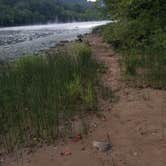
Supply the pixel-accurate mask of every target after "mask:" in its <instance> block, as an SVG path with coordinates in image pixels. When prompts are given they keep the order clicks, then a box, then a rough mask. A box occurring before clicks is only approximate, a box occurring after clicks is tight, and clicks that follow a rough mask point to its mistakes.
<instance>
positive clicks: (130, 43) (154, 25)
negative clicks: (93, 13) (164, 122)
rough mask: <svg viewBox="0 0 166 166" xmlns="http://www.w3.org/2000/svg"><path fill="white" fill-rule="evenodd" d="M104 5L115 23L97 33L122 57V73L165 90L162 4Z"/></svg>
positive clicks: (133, 0) (120, 0)
mask: <svg viewBox="0 0 166 166" xmlns="http://www.w3.org/2000/svg"><path fill="white" fill-rule="evenodd" d="M105 1H106V4H107V5H108V7H109V8H110V15H111V16H112V18H114V19H115V20H116V22H114V23H112V24H110V25H107V26H106V27H103V28H102V29H103V30H102V32H101V33H102V35H103V36H104V38H105V40H106V41H107V42H109V43H111V44H112V45H113V46H114V48H116V49H117V50H118V51H120V52H121V54H122V55H123V58H122V59H123V64H124V67H125V71H126V73H127V74H130V75H137V76H139V77H141V79H143V80H144V83H145V82H146V83H147V84H148V85H151V86H154V83H155V87H161V84H162V87H166V83H165V80H166V75H165V73H166V63H165V59H166V26H165V25H166V18H165V15H166V2H165V1H164V0H148V1H147V0H116V1H115V0H105ZM140 70H141V71H142V72H141V73H140V72H139V71H140ZM142 76H143V78H142ZM139 77H138V78H139ZM141 79H140V80H141ZM157 82H158V83H157ZM161 82H162V83H161Z"/></svg>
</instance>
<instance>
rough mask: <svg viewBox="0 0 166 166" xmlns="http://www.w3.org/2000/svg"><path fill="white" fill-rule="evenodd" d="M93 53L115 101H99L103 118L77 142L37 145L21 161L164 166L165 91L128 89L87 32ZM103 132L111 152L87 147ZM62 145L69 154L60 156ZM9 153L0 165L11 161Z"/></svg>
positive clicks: (36, 165)
mask: <svg viewBox="0 0 166 166" xmlns="http://www.w3.org/2000/svg"><path fill="white" fill-rule="evenodd" d="M88 40H89V43H90V45H91V47H92V51H93V55H94V56H95V57H96V58H97V59H98V60H99V61H100V62H104V63H105V64H106V65H107V67H108V70H107V72H106V73H105V74H104V75H103V77H102V82H103V83H104V85H105V86H107V87H108V88H112V90H113V91H114V93H115V95H116V96H118V98H119V100H118V101H117V102H115V103H110V102H109V101H104V100H101V101H100V108H101V109H102V111H103V114H104V116H105V117H106V119H98V118H94V119H93V120H92V121H91V124H90V125H91V126H94V125H93V124H95V126H94V127H91V128H92V130H93V132H92V133H90V134H89V135H88V136H87V137H86V138H84V139H83V140H82V141H80V142H78V143H67V144H63V145H58V146H57V147H52V146H50V147H48V146H46V147H42V148H41V149H39V150H37V151H36V152H35V153H32V154H30V155H26V154H25V155H24V156H23V164H24V166H148V165H149V166H166V91H162V90H153V89H150V88H149V89H136V88H129V87H128V86H127V85H126V84H125V83H124V82H123V81H122V80H121V76H120V67H119V63H118V56H116V55H115V54H114V53H113V51H112V49H111V48H110V46H109V45H107V44H105V43H103V41H102V39H101V38H100V37H97V36H94V35H91V36H90V37H89V38H88ZM107 134H109V135H110V137H111V142H112V144H113V149H112V152H111V153H103V152H99V151H97V150H96V149H94V148H93V147H92V142H93V141H94V140H105V139H106V135H107ZM64 149H67V150H70V152H71V153H72V154H71V155H69V156H61V155H60V152H61V151H63V150H64ZM13 159H14V158H12V157H11V158H10V159H9V160H7V161H6V162H5V166H16V165H17V164H16V163H17V162H16V161H13Z"/></svg>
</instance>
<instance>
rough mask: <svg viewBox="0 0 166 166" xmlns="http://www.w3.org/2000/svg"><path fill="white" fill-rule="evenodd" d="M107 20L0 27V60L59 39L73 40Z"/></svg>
mask: <svg viewBox="0 0 166 166" xmlns="http://www.w3.org/2000/svg"><path fill="white" fill-rule="evenodd" d="M107 23H109V21H91V22H75V23H63V24H47V25H32V26H18V27H7V28H0V60H7V59H13V58H16V57H19V56H24V55H31V54H34V53H37V52H39V51H42V50H46V49H48V48H50V47H53V46H55V45H56V44H57V43H59V42H60V41H64V40H68V41H71V40H75V39H76V38H77V36H78V35H80V34H81V35H83V34H86V33H90V32H91V31H92V29H93V28H94V27H97V26H100V25H104V24H107Z"/></svg>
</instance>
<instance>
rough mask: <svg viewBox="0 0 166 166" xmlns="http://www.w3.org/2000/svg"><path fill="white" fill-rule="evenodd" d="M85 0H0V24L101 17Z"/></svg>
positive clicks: (10, 24)
mask: <svg viewBox="0 0 166 166" xmlns="http://www.w3.org/2000/svg"><path fill="white" fill-rule="evenodd" d="M96 7H97V6H96V3H93V2H87V1H86V0H79V1H77V0H72V1H67V0H26V1H24V0H0V26H15V25H29V24H38V23H48V22H71V21H88V20H99V19H103V18H104V15H103V14H102V13H101V12H97V10H96Z"/></svg>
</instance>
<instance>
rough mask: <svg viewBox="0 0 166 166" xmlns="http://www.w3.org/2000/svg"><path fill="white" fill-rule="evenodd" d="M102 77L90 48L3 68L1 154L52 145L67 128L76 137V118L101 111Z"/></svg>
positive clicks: (26, 59)
mask: <svg viewBox="0 0 166 166" xmlns="http://www.w3.org/2000/svg"><path fill="white" fill-rule="evenodd" d="M96 71H97V65H96V63H95V62H94V60H92V58H91V50H90V48H89V47H88V46H86V45H85V44H72V45H71V46H69V48H68V49H67V50H66V51H58V53H52V54H51V55H47V56H27V57H23V58H19V59H17V60H15V61H14V62H12V63H4V64H3V65H1V67H0V149H3V150H4V151H12V150H13V149H14V148H15V146H17V147H20V146H28V145H30V144H32V145H33V144H36V143H38V142H41V141H45V142H52V141H54V140H55V139H56V138H58V137H60V136H61V135H62V126H63V132H64V131H65V132H70V131H72V129H71V125H70V118H71V117H72V116H74V115H76V114H83V113H85V112H86V111H93V110H94V111H95V110H96V109H95V107H96V97H95V96H96V94H95V88H94V86H95V84H96V78H97V72H96ZM65 126H66V128H65ZM64 128H65V129H64Z"/></svg>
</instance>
